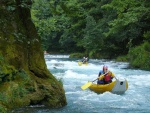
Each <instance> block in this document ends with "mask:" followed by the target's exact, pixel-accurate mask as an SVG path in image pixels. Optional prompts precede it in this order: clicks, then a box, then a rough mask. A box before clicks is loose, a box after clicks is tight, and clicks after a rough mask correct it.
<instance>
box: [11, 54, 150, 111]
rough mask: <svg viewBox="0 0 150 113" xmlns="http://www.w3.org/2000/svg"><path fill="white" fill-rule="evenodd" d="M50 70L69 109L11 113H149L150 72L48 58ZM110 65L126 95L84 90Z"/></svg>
mask: <svg viewBox="0 0 150 113" xmlns="http://www.w3.org/2000/svg"><path fill="white" fill-rule="evenodd" d="M45 60H46V64H47V68H48V69H49V70H50V72H51V73H52V74H53V75H54V76H55V77H56V78H57V79H59V80H61V81H62V82H63V85H64V89H65V94H66V98H67V103H68V104H67V105H66V106H65V107H62V108H59V109H50V108H48V107H45V106H41V105H36V106H28V107H24V108H20V109H17V110H13V111H12V113H150V94H149V93H150V71H143V70H136V69H130V68H128V63H124V62H114V61H107V60H98V59H90V60H89V65H88V66H79V65H78V63H77V62H78V61H79V60H81V59H71V58H69V56H68V55H45ZM103 65H107V66H108V68H109V70H110V71H112V72H113V73H114V74H115V75H116V77H117V78H125V79H127V81H128V84H129V88H128V90H127V91H126V92H125V94H122V95H117V94H112V93H110V92H105V93H103V94H96V93H94V92H92V91H90V90H89V89H86V90H84V91H83V90H82V89H81V86H82V85H84V84H85V83H87V81H93V80H95V79H96V78H97V76H98V73H99V70H101V69H102V66H103Z"/></svg>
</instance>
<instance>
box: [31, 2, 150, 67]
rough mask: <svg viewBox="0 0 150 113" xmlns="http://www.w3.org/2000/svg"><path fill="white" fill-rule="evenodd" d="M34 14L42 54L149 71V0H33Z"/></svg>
mask: <svg viewBox="0 0 150 113" xmlns="http://www.w3.org/2000/svg"><path fill="white" fill-rule="evenodd" d="M31 14H32V20H33V22H34V24H35V26H36V29H37V31H38V34H39V35H40V37H41V40H42V48H43V51H44V50H46V51H48V52H50V53H69V54H70V57H78V58H81V57H83V56H88V57H89V58H105V59H117V60H118V61H127V62H129V63H130V65H131V66H132V67H135V68H140V69H145V70H150V2H149V0H34V1H33V5H32V9H31Z"/></svg>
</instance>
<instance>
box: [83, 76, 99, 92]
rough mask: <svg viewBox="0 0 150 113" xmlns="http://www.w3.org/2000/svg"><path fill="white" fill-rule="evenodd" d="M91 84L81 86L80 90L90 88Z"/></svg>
mask: <svg viewBox="0 0 150 113" xmlns="http://www.w3.org/2000/svg"><path fill="white" fill-rule="evenodd" d="M97 79H98V78H97ZM97 79H95V80H93V81H92V82H94V81H96V80H97ZM92 82H88V83H86V84H84V85H83V86H81V89H82V90H85V89H86V88H88V87H90V86H91V85H92Z"/></svg>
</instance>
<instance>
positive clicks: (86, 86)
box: [81, 72, 108, 90]
mask: <svg viewBox="0 0 150 113" xmlns="http://www.w3.org/2000/svg"><path fill="white" fill-rule="evenodd" d="M106 74H108V72H107V73H105V74H104V75H106ZM97 79H98V78H97ZM97 79H95V80H93V81H92V82H94V81H96V80H97ZM92 82H88V83H86V84H84V85H83V86H81V89H82V90H85V89H86V88H88V87H90V86H91V85H92Z"/></svg>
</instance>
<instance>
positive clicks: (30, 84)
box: [0, 0, 66, 112]
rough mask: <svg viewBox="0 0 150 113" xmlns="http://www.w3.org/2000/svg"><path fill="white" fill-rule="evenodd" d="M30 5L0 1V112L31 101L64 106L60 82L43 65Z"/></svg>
mask: <svg viewBox="0 0 150 113" xmlns="http://www.w3.org/2000/svg"><path fill="white" fill-rule="evenodd" d="M31 4H32V3H31V0H0V112H5V111H8V110H10V109H14V108H17V107H22V106H26V105H30V104H44V105H46V106H50V107H62V106H64V105H66V97H65V92H64V89H63V86H62V84H61V83H60V82H58V81H57V80H56V79H55V77H54V76H53V75H52V74H51V73H50V72H49V70H48V69H47V67H46V64H45V60H44V55H43V51H42V49H41V45H40V38H39V36H38V35H37V32H36V29H35V26H34V24H33V23H32V21H31V16H30V7H31Z"/></svg>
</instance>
